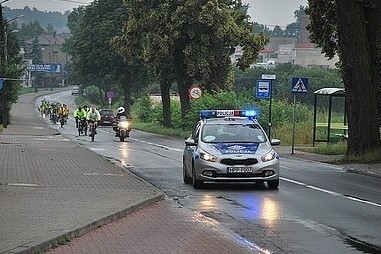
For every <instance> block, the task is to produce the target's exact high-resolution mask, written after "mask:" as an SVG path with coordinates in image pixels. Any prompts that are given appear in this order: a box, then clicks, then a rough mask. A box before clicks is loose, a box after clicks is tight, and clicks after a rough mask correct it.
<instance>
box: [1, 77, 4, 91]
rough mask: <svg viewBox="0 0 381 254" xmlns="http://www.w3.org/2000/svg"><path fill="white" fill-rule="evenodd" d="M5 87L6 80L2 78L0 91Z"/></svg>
mask: <svg viewBox="0 0 381 254" xmlns="http://www.w3.org/2000/svg"><path fill="white" fill-rule="evenodd" d="M3 87H4V79H3V78H0V90H1V89H3Z"/></svg>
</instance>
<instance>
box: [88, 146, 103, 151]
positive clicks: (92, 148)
mask: <svg viewBox="0 0 381 254" xmlns="http://www.w3.org/2000/svg"><path fill="white" fill-rule="evenodd" d="M90 149H91V150H93V151H104V150H106V149H104V148H95V147H90Z"/></svg>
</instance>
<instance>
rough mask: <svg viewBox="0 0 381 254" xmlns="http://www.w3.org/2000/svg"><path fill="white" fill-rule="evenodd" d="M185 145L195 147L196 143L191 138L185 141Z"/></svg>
mask: <svg viewBox="0 0 381 254" xmlns="http://www.w3.org/2000/svg"><path fill="white" fill-rule="evenodd" d="M185 145H187V146H195V145H197V143H196V142H195V141H194V139H193V138H187V139H186V140H185Z"/></svg>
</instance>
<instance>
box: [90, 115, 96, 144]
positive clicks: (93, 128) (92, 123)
mask: <svg viewBox="0 0 381 254" xmlns="http://www.w3.org/2000/svg"><path fill="white" fill-rule="evenodd" d="M88 122H89V123H88V125H89V132H90V135H89V136H90V137H91V141H94V139H95V134H97V131H96V128H97V125H96V121H92V120H89V121H88Z"/></svg>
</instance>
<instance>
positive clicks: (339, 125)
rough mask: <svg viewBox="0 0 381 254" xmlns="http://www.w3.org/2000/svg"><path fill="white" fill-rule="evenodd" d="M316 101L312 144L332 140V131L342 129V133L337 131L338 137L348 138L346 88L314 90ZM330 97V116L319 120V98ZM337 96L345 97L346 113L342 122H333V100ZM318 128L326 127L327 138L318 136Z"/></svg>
mask: <svg viewBox="0 0 381 254" xmlns="http://www.w3.org/2000/svg"><path fill="white" fill-rule="evenodd" d="M314 95H315V102H314V128H313V141H312V146H315V142H327V143H329V142H330V141H332V137H331V133H332V132H333V131H335V132H337V130H339V131H341V133H340V134H338V133H336V134H335V136H336V137H342V138H346V137H348V124H347V110H346V106H345V105H346V103H345V90H344V88H331V87H329V88H321V89H319V90H317V91H315V92H314ZM322 97H324V98H328V117H327V121H319V122H317V106H318V99H319V98H322ZM335 98H344V106H343V107H344V115H343V121H342V122H332V102H333V100H334V99H335ZM318 128H324V129H325V133H326V138H324V139H322V138H318V137H317V131H318Z"/></svg>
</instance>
